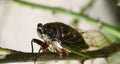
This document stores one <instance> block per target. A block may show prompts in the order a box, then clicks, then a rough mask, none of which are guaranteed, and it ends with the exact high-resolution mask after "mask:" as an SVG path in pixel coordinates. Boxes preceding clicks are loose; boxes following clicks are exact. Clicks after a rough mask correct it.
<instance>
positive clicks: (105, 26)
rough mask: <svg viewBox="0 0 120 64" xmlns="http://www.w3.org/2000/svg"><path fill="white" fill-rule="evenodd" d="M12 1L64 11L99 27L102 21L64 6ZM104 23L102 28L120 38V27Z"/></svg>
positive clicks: (39, 7) (18, 0) (19, 0)
mask: <svg viewBox="0 0 120 64" xmlns="http://www.w3.org/2000/svg"><path fill="white" fill-rule="evenodd" d="M12 1H14V2H16V3H19V4H22V5H25V6H29V7H32V8H38V9H44V10H47V11H54V12H59V13H63V14H66V15H69V16H71V17H73V18H75V19H79V20H86V21H87V22H88V23H91V24H92V25H94V26H96V27H99V23H100V21H99V20H97V19H93V18H91V17H89V16H87V15H85V14H82V13H81V14H79V13H75V12H70V11H67V10H65V9H62V8H58V7H50V6H46V5H41V4H35V3H30V2H26V1H23V0H12ZM102 24H103V26H102V29H101V30H103V31H106V32H110V35H111V34H112V35H114V36H115V37H117V38H120V28H116V27H114V26H111V25H109V24H106V23H102Z"/></svg>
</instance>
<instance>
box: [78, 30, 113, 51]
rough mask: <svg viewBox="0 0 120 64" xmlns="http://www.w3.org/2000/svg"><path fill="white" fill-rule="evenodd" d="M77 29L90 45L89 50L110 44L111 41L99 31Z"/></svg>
mask: <svg viewBox="0 0 120 64" xmlns="http://www.w3.org/2000/svg"><path fill="white" fill-rule="evenodd" d="M78 31H79V32H80V33H81V34H82V36H83V38H84V40H85V42H86V43H87V44H88V45H89V46H90V48H89V50H97V49H100V48H103V47H106V46H108V45H110V44H111V42H110V41H109V40H108V39H107V38H106V37H105V35H104V34H103V33H101V32H100V31H94V30H93V31H90V30H88V31H85V30H84V31H83V30H78Z"/></svg>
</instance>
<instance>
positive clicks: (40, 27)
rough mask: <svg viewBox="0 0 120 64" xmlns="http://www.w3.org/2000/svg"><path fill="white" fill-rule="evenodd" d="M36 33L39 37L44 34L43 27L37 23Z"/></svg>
mask: <svg viewBox="0 0 120 64" xmlns="http://www.w3.org/2000/svg"><path fill="white" fill-rule="evenodd" d="M37 32H38V34H39V35H42V34H43V33H44V32H43V25H42V24H41V23H39V24H38V25H37Z"/></svg>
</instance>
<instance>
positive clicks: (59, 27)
mask: <svg viewBox="0 0 120 64" xmlns="http://www.w3.org/2000/svg"><path fill="white" fill-rule="evenodd" d="M44 28H45V31H46V35H47V37H48V38H49V39H51V40H58V41H61V42H60V44H61V45H66V46H68V47H70V48H72V49H74V50H79V51H81V50H84V49H87V48H88V45H87V44H86V43H85V41H84V39H83V37H82V35H81V34H80V33H79V32H78V31H77V30H75V29H73V28H72V27H70V26H68V25H66V24H63V23H60V22H53V23H47V24H45V25H44Z"/></svg>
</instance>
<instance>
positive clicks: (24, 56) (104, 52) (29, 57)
mask: <svg viewBox="0 0 120 64" xmlns="http://www.w3.org/2000/svg"><path fill="white" fill-rule="evenodd" d="M0 50H5V51H11V52H8V54H7V55H6V58H4V59H0V63H6V62H23V61H33V60H34V57H35V56H36V54H37V53H26V52H20V51H15V50H10V49H4V48H0ZM118 51H120V43H113V44H111V45H110V46H107V47H105V48H102V49H99V50H95V51H87V52H81V53H82V54H84V55H89V56H90V58H85V57H82V56H79V55H76V54H73V53H70V55H69V56H67V57H66V55H63V57H62V58H60V56H59V55H58V54H57V53H53V52H42V53H40V56H39V58H38V61H48V60H49V61H50V60H66V59H67V60H80V59H83V58H85V59H86V60H87V59H92V58H101V57H102V58H104V57H109V56H111V55H113V54H114V53H116V52H118ZM0 52H1V51H0Z"/></svg>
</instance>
